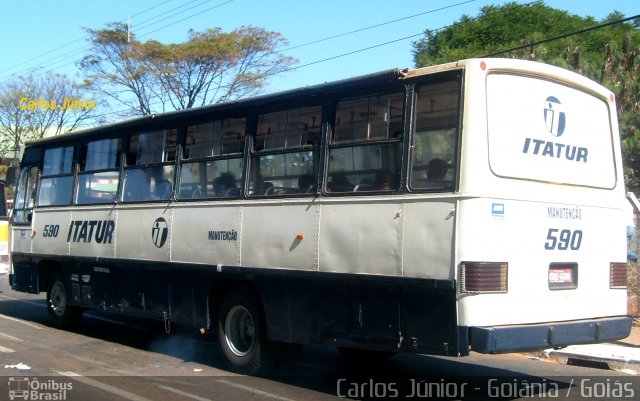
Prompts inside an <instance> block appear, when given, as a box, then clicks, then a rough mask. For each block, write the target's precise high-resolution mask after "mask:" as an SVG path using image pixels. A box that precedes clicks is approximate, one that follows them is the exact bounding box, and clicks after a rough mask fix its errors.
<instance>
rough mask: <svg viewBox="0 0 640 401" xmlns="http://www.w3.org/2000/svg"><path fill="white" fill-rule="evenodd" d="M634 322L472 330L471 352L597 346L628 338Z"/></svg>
mask: <svg viewBox="0 0 640 401" xmlns="http://www.w3.org/2000/svg"><path fill="white" fill-rule="evenodd" d="M632 322H633V319H632V318H631V317H629V316H615V317H606V318H600V319H588V320H571V321H563V322H551V323H542V324H531V325H517V326H496V327H469V345H470V347H471V350H472V351H476V352H480V353H483V354H498V353H504V352H518V351H531V350H539V349H546V348H557V347H563V346H567V345H574V344H594V343H601V342H607V341H613V340H619V339H621V338H625V337H627V336H628V335H629V334H630V332H631V324H632Z"/></svg>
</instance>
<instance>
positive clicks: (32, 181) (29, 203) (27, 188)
mask: <svg viewBox="0 0 640 401" xmlns="http://www.w3.org/2000/svg"><path fill="white" fill-rule="evenodd" d="M38 176H39V171H38V168H37V167H23V168H22V169H21V170H20V178H19V179H18V186H17V187H16V201H15V206H14V210H13V221H14V222H15V223H22V224H24V223H30V222H31V215H32V212H33V206H34V204H35V200H36V188H37V184H38Z"/></svg>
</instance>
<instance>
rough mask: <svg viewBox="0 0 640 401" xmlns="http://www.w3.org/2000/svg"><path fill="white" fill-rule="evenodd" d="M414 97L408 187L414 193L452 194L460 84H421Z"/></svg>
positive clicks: (447, 82)
mask: <svg viewBox="0 0 640 401" xmlns="http://www.w3.org/2000/svg"><path fill="white" fill-rule="evenodd" d="M416 95H417V96H416V97H417V101H416V107H415V110H416V113H415V114H416V117H415V119H416V120H415V124H414V127H415V132H414V134H413V143H412V146H411V172H410V174H409V177H410V182H409V186H410V188H411V189H413V190H426V191H434V192H447V191H452V190H453V181H454V178H455V172H456V160H455V155H456V147H457V140H458V132H459V129H458V123H459V117H458V115H459V114H458V112H459V107H458V104H459V97H460V83H459V81H458V80H452V81H445V82H436V83H431V84H427V85H422V86H420V87H419V88H417V93H416Z"/></svg>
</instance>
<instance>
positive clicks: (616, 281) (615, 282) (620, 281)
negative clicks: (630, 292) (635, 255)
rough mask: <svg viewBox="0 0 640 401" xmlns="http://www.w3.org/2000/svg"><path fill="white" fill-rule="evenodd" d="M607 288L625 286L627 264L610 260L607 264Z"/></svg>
mask: <svg viewBox="0 0 640 401" xmlns="http://www.w3.org/2000/svg"><path fill="white" fill-rule="evenodd" d="M609 288H627V264H626V263H624V262H618V263H616V262H611V263H610V264H609Z"/></svg>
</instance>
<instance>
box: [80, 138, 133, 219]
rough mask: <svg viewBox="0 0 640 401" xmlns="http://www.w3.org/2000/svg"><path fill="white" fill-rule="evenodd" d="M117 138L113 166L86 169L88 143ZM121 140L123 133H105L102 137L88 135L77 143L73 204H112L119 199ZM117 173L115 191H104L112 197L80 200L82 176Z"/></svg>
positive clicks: (122, 139)
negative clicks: (104, 200)
mask: <svg viewBox="0 0 640 401" xmlns="http://www.w3.org/2000/svg"><path fill="white" fill-rule="evenodd" d="M114 139H115V140H117V141H118V147H117V148H116V157H115V164H116V165H115V166H114V167H109V168H100V169H95V170H87V169H86V164H87V157H88V154H89V144H90V143H92V142H101V141H106V140H114ZM123 142H124V136H123V135H105V137H103V138H95V137H90V138H88V139H87V140H86V141H82V142H81V143H80V144H79V150H78V163H77V164H78V167H77V168H76V174H75V177H76V179H75V183H74V191H73V193H74V202H73V204H74V205H77V206H91V205H108V204H113V203H117V202H118V199H119V194H120V186H121V181H122V173H121V170H122V153H123ZM113 172H115V173H117V176H118V177H117V179H118V182H117V184H116V190H115V192H105V193H110V194H111V195H112V196H111V197H112V199H110V200H108V201H106V202H80V201H79V200H80V195H79V192H80V184H81V182H82V180H83V177H84V176H95V175H97V174H101V173H113Z"/></svg>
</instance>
